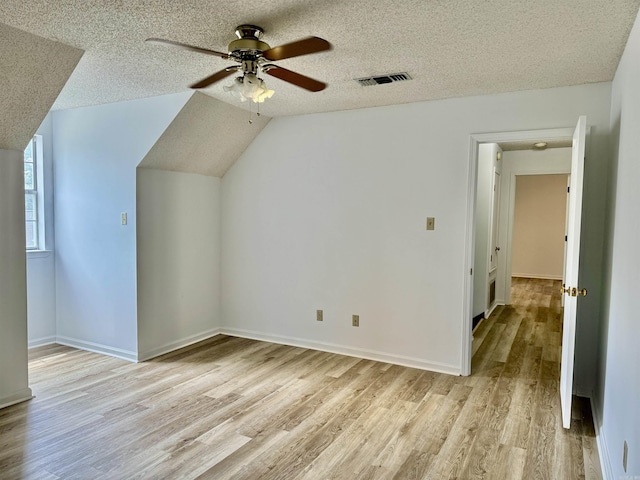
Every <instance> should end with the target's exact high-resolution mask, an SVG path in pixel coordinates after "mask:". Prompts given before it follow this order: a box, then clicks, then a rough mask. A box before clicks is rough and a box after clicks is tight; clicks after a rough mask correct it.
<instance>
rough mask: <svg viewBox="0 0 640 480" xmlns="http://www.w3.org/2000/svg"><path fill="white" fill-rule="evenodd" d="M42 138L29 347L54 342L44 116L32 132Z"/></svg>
mask: <svg viewBox="0 0 640 480" xmlns="http://www.w3.org/2000/svg"><path fill="white" fill-rule="evenodd" d="M36 133H37V134H38V135H41V136H42V144H43V145H42V150H43V158H42V159H41V160H42V162H43V171H44V216H45V232H46V235H45V241H46V245H45V250H46V251H45V252H27V327H28V333H29V347H34V346H38V345H45V344H47V343H52V342H54V341H55V336H56V291H55V262H54V255H53V250H54V248H55V231H54V221H53V141H52V137H53V130H52V121H51V114H48V115H47V116H46V117H45V119H44V121H43V122H42V125H40V128H39V129H38V131H37V132H36Z"/></svg>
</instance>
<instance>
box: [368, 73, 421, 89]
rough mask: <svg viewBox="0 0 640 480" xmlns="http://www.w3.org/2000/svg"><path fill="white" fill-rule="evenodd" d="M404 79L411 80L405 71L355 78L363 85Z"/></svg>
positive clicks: (402, 80)
mask: <svg viewBox="0 0 640 480" xmlns="http://www.w3.org/2000/svg"><path fill="white" fill-rule="evenodd" d="M405 80H411V77H410V76H409V74H408V73H407V72H401V73H390V74H388V75H377V76H375V77H366V78H356V82H358V83H359V84H360V85H362V86H363V87H368V86H370V85H382V84H383V83H393V82H404V81H405Z"/></svg>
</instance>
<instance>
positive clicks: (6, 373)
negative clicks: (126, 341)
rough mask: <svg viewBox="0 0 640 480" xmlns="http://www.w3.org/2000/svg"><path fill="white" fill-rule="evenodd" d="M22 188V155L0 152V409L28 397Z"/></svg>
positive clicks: (16, 152) (18, 152) (29, 393)
mask: <svg viewBox="0 0 640 480" xmlns="http://www.w3.org/2000/svg"><path fill="white" fill-rule="evenodd" d="M23 186H24V157H23V153H22V152H21V151H17V150H0V325H1V328H2V333H1V334H0V365H1V368H0V408H2V407H4V406H7V405H11V404H13V403H16V402H19V401H22V400H26V399H28V398H31V390H30V389H29V385H28V372H27V294H26V292H27V285H26V282H27V278H26V255H25V228H24V188H23Z"/></svg>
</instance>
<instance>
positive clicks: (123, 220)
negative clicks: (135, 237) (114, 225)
mask: <svg viewBox="0 0 640 480" xmlns="http://www.w3.org/2000/svg"><path fill="white" fill-rule="evenodd" d="M120 223H121V224H122V225H126V224H127V212H122V213H121V214H120Z"/></svg>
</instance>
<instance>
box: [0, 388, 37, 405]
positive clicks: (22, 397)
mask: <svg viewBox="0 0 640 480" xmlns="http://www.w3.org/2000/svg"><path fill="white" fill-rule="evenodd" d="M32 398H33V392H32V391H31V389H30V388H24V389H22V390H20V391H19V392H16V393H14V394H13V395H9V396H7V397H2V398H0V408H5V407H10V406H11V405H15V404H16V403H21V402H25V401H27V400H31V399H32Z"/></svg>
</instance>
